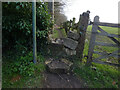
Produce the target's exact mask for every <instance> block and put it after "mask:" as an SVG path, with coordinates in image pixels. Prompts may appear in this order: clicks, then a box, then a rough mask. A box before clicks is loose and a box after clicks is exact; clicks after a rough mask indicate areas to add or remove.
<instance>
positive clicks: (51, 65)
mask: <svg viewBox="0 0 120 90" xmlns="http://www.w3.org/2000/svg"><path fill="white" fill-rule="evenodd" d="M45 64H46V67H47V70H48V71H50V72H52V73H67V72H69V70H70V68H71V66H72V65H73V63H72V62H70V61H68V60H66V59H60V60H53V59H49V60H46V61H45Z"/></svg>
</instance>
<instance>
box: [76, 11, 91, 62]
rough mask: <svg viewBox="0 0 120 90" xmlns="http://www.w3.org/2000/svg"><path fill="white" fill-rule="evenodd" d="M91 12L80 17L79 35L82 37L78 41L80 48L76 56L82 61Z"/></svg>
mask: <svg viewBox="0 0 120 90" xmlns="http://www.w3.org/2000/svg"><path fill="white" fill-rule="evenodd" d="M89 13H90V12H89V11H87V12H84V13H83V14H82V15H80V19H79V24H78V25H79V26H78V31H77V32H78V34H79V35H80V37H79V39H78V46H77V48H76V55H77V57H78V58H79V59H80V61H82V57H83V50H84V44H85V35H86V30H87V26H88V21H89Z"/></svg>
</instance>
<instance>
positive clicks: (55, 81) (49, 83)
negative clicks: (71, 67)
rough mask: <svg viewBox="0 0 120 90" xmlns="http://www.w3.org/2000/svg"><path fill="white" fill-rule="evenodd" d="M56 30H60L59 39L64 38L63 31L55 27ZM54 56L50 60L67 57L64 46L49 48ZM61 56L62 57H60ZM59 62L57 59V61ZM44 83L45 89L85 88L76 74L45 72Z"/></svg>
mask: <svg viewBox="0 0 120 90" xmlns="http://www.w3.org/2000/svg"><path fill="white" fill-rule="evenodd" d="M55 30H58V33H59V38H62V37H63V34H62V31H61V30H60V29H59V28H57V26H56V27H55ZM49 49H50V51H51V54H52V56H51V57H49V58H55V57H56V56H57V57H58V56H59V58H60V57H61V56H62V57H63V56H64V55H65V53H63V52H64V51H63V50H62V46H61V45H59V44H51V45H50V46H49ZM60 52H62V53H61V54H60ZM59 54H60V55H59ZM55 60H57V59H55ZM43 75H44V80H43V81H44V82H43V88H85V87H86V86H84V82H83V81H82V79H78V77H76V76H75V75H74V74H72V73H71V74H55V73H50V72H47V71H46V72H44V73H43Z"/></svg>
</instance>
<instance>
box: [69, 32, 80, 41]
mask: <svg viewBox="0 0 120 90" xmlns="http://www.w3.org/2000/svg"><path fill="white" fill-rule="evenodd" d="M67 37H68V38H71V39H74V40H78V39H79V37H80V35H79V34H78V33H75V32H72V31H70V32H68V33H67Z"/></svg>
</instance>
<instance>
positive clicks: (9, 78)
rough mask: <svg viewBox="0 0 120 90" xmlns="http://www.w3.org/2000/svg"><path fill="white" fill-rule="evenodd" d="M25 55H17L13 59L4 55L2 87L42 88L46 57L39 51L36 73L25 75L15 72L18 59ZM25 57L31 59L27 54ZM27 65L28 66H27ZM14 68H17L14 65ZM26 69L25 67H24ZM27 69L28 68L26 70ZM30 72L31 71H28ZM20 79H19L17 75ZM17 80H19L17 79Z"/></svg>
mask: <svg viewBox="0 0 120 90" xmlns="http://www.w3.org/2000/svg"><path fill="white" fill-rule="evenodd" d="M21 57H23V56H17V57H16V58H14V60H11V59H13V58H12V56H11V58H5V57H3V61H4V62H3V65H2V87H3V88H34V87H39V88H42V80H43V75H42V72H43V71H44V70H45V65H44V57H43V56H42V55H41V54H39V53H38V57H37V58H38V59H37V60H38V63H37V64H35V65H34V67H32V68H34V73H33V74H32V75H31V76H24V75H23V74H20V73H19V72H18V73H17V72H14V71H13V70H14V69H13V65H14V64H16V63H15V62H16V60H17V59H20V58H21ZM23 59H26V60H27V59H31V58H30V56H29V55H28V54H27V57H26V56H24V57H23ZM26 67H27V66H26ZM14 68H17V67H15V66H14ZM24 69H25V67H24ZM26 71H27V70H26ZM28 73H29V72H28ZM18 76H19V77H20V79H17V77H18ZM16 80H17V81H16Z"/></svg>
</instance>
